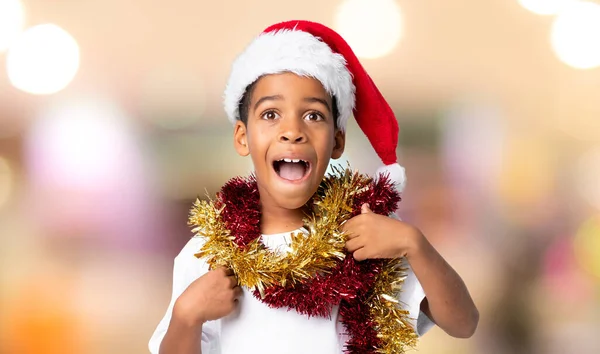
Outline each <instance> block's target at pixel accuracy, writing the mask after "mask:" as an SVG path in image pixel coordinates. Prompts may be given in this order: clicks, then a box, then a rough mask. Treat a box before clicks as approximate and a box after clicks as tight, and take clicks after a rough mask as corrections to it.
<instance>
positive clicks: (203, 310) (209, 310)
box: [173, 267, 242, 326]
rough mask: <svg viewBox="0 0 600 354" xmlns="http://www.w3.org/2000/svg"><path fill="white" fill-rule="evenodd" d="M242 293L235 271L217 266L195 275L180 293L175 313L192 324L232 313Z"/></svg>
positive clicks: (175, 315) (178, 317)
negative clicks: (201, 274)
mask: <svg viewBox="0 0 600 354" xmlns="http://www.w3.org/2000/svg"><path fill="white" fill-rule="evenodd" d="M241 295H242V288H240V287H239V286H238V285H237V279H236V278H235V276H234V275H233V272H232V271H231V270H229V269H227V268H223V267H221V268H217V269H214V270H211V271H210V272H208V273H206V274H204V275H203V276H201V277H200V278H198V279H196V280H195V281H194V282H193V283H192V284H190V286H188V288H187V289H186V290H185V291H184V292H183V293H182V294H181V296H179V298H178V299H177V301H176V302H175V306H174V308H173V317H175V318H176V319H178V320H180V321H182V322H183V323H186V324H188V325H191V326H197V325H200V324H202V323H204V322H206V321H212V320H216V319H219V318H221V317H225V316H227V315H229V314H230V313H231V312H233V310H234V309H235V306H236V305H237V299H238V297H240V296H241Z"/></svg>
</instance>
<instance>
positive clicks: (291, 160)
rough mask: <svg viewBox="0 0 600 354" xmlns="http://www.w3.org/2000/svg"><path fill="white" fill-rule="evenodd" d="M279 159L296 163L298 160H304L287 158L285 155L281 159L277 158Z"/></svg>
mask: <svg viewBox="0 0 600 354" xmlns="http://www.w3.org/2000/svg"><path fill="white" fill-rule="evenodd" d="M279 161H285V162H294V163H298V162H300V161H302V162H304V160H300V159H288V158H287V157H286V158H283V159H281V160H279Z"/></svg>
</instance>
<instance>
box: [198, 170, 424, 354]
mask: <svg viewBox="0 0 600 354" xmlns="http://www.w3.org/2000/svg"><path fill="white" fill-rule="evenodd" d="M335 172H336V173H335V174H333V175H331V176H328V177H326V178H324V180H323V182H322V183H321V186H320V187H319V190H318V191H317V193H316V194H315V196H314V197H313V198H312V200H311V201H310V202H309V204H308V205H309V206H310V209H312V210H311V211H312V213H309V215H307V217H306V218H305V220H304V221H305V228H306V229H307V230H308V235H305V234H302V233H299V234H292V237H291V243H290V245H289V246H290V249H291V250H292V251H291V252H289V253H278V252H272V251H270V250H269V249H267V248H266V247H265V246H264V244H263V243H262V242H261V241H260V236H261V232H260V225H259V223H260V207H259V203H260V197H259V193H258V188H257V185H256V180H255V179H254V178H253V177H252V176H251V177H247V178H240V177H238V178H234V179H232V180H230V181H229V182H228V183H227V184H225V186H223V188H222V189H221V191H220V192H219V193H218V194H217V198H216V200H214V201H200V200H197V201H196V202H195V203H194V206H193V208H192V210H191V213H190V218H189V224H190V225H192V226H193V229H192V231H193V232H194V233H196V234H197V235H199V236H201V237H203V238H204V239H205V243H204V245H203V247H202V248H201V250H200V251H199V252H198V253H197V254H196V256H197V257H200V258H204V259H205V260H206V261H207V263H208V264H209V265H210V266H211V267H216V266H225V267H228V268H230V269H232V270H233V271H234V273H235V274H236V276H237V278H238V283H239V285H240V286H245V287H247V288H250V289H254V296H255V297H256V298H258V299H259V300H261V301H262V302H264V303H265V304H267V305H269V306H271V307H276V308H280V307H287V308H288V309H294V310H295V311H297V312H298V313H300V314H305V315H308V316H319V317H330V316H331V310H332V308H333V306H334V305H337V304H339V305H340V316H341V321H342V323H343V324H344V327H345V328H346V331H347V334H348V335H349V340H348V342H347V343H346V353H352V354H358V353H390V354H391V353H404V351H405V349H406V348H408V347H412V346H414V345H415V344H416V339H417V335H416V333H415V331H414V329H413V328H412V327H411V326H410V325H409V323H408V311H405V310H403V309H401V307H400V304H398V300H397V294H398V292H399V291H400V288H401V285H402V282H403V280H404V272H405V269H404V268H403V267H402V263H401V261H400V260H398V259H394V260H379V259H377V260H366V261H362V262H356V261H355V260H354V258H353V257H352V255H351V254H348V253H347V252H346V251H345V250H344V245H345V241H346V235H345V234H344V233H343V232H342V231H341V227H340V226H341V224H342V223H343V222H344V221H346V220H349V219H350V218H351V217H353V216H355V215H358V214H359V213H360V207H361V206H362V204H364V203H368V204H369V205H370V207H371V210H372V211H373V212H375V213H378V214H382V215H389V214H390V213H392V212H394V211H395V210H396V207H397V204H398V202H399V201H400V198H399V196H398V194H397V192H396V191H395V190H394V189H393V187H392V185H391V183H390V182H389V180H388V179H386V178H381V179H379V180H378V181H373V180H372V179H371V178H369V177H367V176H364V175H360V174H358V173H356V172H352V171H351V170H349V169H346V170H343V171H342V170H339V169H338V170H336V171H335Z"/></svg>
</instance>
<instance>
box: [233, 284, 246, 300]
mask: <svg viewBox="0 0 600 354" xmlns="http://www.w3.org/2000/svg"><path fill="white" fill-rule="evenodd" d="M243 293H244V290H242V287H241V286H236V287H235V288H233V298H234V299H238V298H239V297H240V296H242V294H243Z"/></svg>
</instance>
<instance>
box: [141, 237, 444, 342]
mask: <svg viewBox="0 0 600 354" xmlns="http://www.w3.org/2000/svg"><path fill="white" fill-rule="evenodd" d="M297 231H301V230H297ZM297 231H296V232H297ZM290 234H291V233H283V234H275V235H263V236H262V241H263V242H264V244H265V245H266V246H267V247H268V248H270V249H271V250H278V251H282V252H285V251H286V250H287V245H288V244H289V236H290ZM203 242H204V241H203V239H202V238H201V237H193V238H191V239H190V241H189V242H188V243H187V244H186V245H185V247H184V248H183V249H182V250H181V252H180V253H179V255H178V256H177V257H175V265H174V270H173V294H172V297H171V302H170V304H169V307H168V309H167V312H166V314H165V316H164V317H163V318H162V320H161V321H160V323H159V324H158V327H157V328H156V330H155V331H154V334H153V335H152V338H151V339H150V342H149V348H150V352H151V353H152V354H158V350H159V347H160V343H161V341H162V339H163V337H164V336H165V333H166V332H167V329H168V327H169V322H170V321H171V314H172V311H173V305H174V303H175V300H177V298H178V297H179V296H180V295H181V293H183V291H184V290H185V289H186V288H187V287H188V286H189V285H190V284H191V283H192V282H193V281H194V280H196V279H198V278H199V277H201V276H202V275H204V274H205V273H207V272H208V265H207V264H206V262H205V261H204V260H202V259H198V258H196V257H195V256H194V254H195V253H197V252H198V251H199V250H200V248H201V246H202V243H203ZM406 266H407V267H408V272H407V277H406V279H405V280H404V283H403V286H402V291H401V292H400V294H399V296H398V297H399V300H400V301H401V303H402V305H403V308H404V309H406V310H408V311H409V313H410V318H411V324H412V325H413V327H414V328H416V330H417V333H418V334H419V335H423V334H424V333H425V332H427V331H428V330H429V329H430V328H431V327H432V326H433V322H432V321H431V320H430V319H429V318H427V316H426V315H425V314H424V313H422V312H421V311H420V305H421V301H422V300H423V299H424V297H425V293H424V292H423V288H422V287H421V284H420V283H419V281H418V280H417V278H416V277H415V275H414V273H413V272H412V269H410V267H409V265H408V264H406ZM338 310H339V308H338V306H334V308H333V310H332V312H331V318H321V317H310V318H309V317H307V316H306V315H300V314H298V313H296V312H295V311H294V310H288V309H287V308H276V309H274V308H270V307H268V306H267V305H265V304H263V303H262V302H260V301H259V300H257V299H256V298H255V297H254V296H253V294H252V293H251V292H250V291H249V290H247V289H243V295H242V297H241V298H240V300H239V306H238V307H237V310H236V311H235V312H234V313H233V314H231V315H229V316H226V317H224V318H221V319H219V320H216V321H209V322H206V323H205V324H204V325H203V326H202V354H240V353H247V354H253V353H257V354H258V353H260V354H281V353H287V354H296V353H297V354H300V353H302V354H305V353H322V354H340V353H343V349H344V345H345V343H346V340H347V337H346V336H345V335H344V334H343V333H344V327H343V325H342V324H341V322H340V321H339V317H338ZM265 343H268V345H265Z"/></svg>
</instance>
